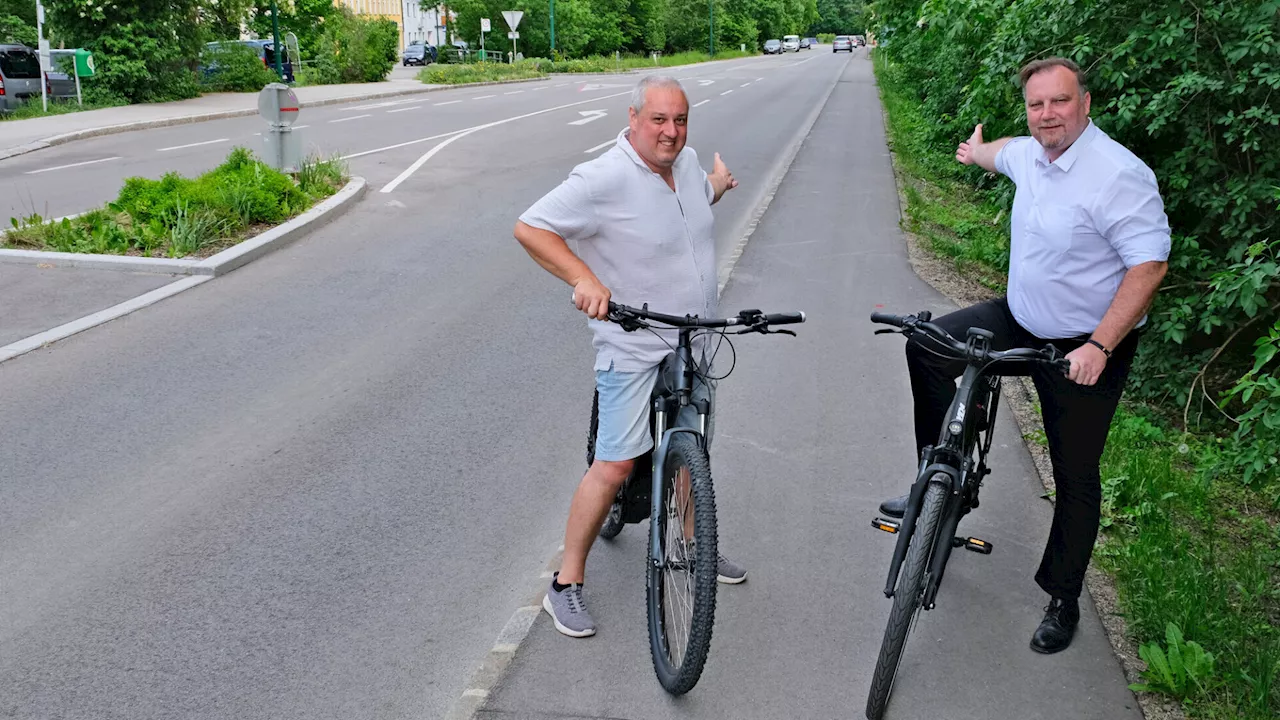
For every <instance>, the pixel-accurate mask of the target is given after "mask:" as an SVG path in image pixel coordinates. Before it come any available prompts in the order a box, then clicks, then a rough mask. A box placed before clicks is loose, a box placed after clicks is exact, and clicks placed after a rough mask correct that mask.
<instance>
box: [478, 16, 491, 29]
mask: <svg viewBox="0 0 1280 720" xmlns="http://www.w3.org/2000/svg"><path fill="white" fill-rule="evenodd" d="M480 32H493V28H491V27H489V18H480Z"/></svg>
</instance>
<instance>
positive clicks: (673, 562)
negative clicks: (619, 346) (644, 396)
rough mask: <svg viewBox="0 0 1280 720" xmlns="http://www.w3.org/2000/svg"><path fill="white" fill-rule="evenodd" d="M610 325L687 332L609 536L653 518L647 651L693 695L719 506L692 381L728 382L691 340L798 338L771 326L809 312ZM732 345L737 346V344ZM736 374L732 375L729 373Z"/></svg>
mask: <svg viewBox="0 0 1280 720" xmlns="http://www.w3.org/2000/svg"><path fill="white" fill-rule="evenodd" d="M609 319H610V320H612V321H613V322H616V323H618V324H619V325H621V326H622V327H623V329H625V330H627V331H628V332H635V331H637V330H642V329H644V330H651V329H652V324H653V323H659V324H661V325H663V326H666V327H667V328H668V329H676V330H678V331H679V340H678V341H677V343H676V345H675V347H673V348H672V350H673V352H672V353H671V354H670V355H668V356H667V357H666V358H665V359H664V360H663V361H662V364H661V365H660V367H659V370H658V381H657V382H656V383H655V385H654V389H653V394H652V396H651V397H652V400H651V404H650V409H649V432H650V433H651V434H652V436H653V447H654V449H653V450H651V451H649V452H648V453H646V454H645V455H644V456H642V457H639V458H636V462H635V467H634V468H633V469H632V471H631V475H630V477H628V478H627V481H626V482H625V483H624V484H623V486H622V489H621V490H620V491H619V492H618V497H617V499H615V500H614V502H613V505H612V507H610V509H609V515H608V517H607V518H606V519H605V523H604V526H603V527H602V528H601V530H600V535H601V537H604V538H606V539H609V538H613V537H616V536H617V535H618V533H619V532H621V531H622V528H623V526H624V525H627V524H629V523H639V522H641V521H643V520H645V519H648V520H649V549H648V553H647V557H646V559H645V560H646V563H645V564H646V566H647V572H646V583H645V589H646V593H645V595H646V607H647V612H648V624H649V650H650V653H651V654H652V655H653V669H654V671H655V672H656V673H657V675H658V682H659V683H661V684H662V687H663V688H664V689H666V691H667V692H669V693H671V694H673V695H682V694H684V693H687V692H689V690H691V689H693V686H694V685H696V684H697V683H698V678H699V677H700V676H701V675H702V668H703V666H704V665H705V664H706V661H707V651H708V650H709V649H710V646H711V626H712V623H713V622H714V618H715V609H716V558H717V556H718V553H719V549H718V547H717V533H716V499H715V491H714V489H713V488H712V485H711V460H710V457H709V455H708V453H707V442H706V432H707V415H708V414H709V413H710V412H711V403H710V402H709V401H707V400H705V399H694V397H693V386H694V380H695V378H696V377H698V376H702V378H703V380H704V382H705V381H710V380H720V379H723V377H728V373H726V374H725V375H724V376H722V377H720V378H709V377H706V376H705V375H703V371H702V370H700V369H699V367H698V365H697V363H696V362H695V361H694V357H693V338H694V337H695V336H696V335H699V334H702V333H710V334H719V335H721V336H722V337H723V336H724V335H725V334H726V333H725V332H724V329H725V328H740V329H739V330H737V331H736V333H735V334H738V335H741V334H745V333H762V334H766V335H771V334H786V335H795V333H793V332H791V331H789V330H770V329H769V328H770V326H772V325H785V324H791V323H802V322H804V320H805V317H804V313H799V312H797V313H781V314H776V315H765V314H763V313H761V312H760V311H759V310H743V311H742V312H740V313H738V315H737V317H732V318H723V319H705V318H699V317H697V316H685V317H677V316H674V315H663V314H661V313H656V312H650V311H649V306H648V305H647V304H646V305H645V306H644V307H643V308H639V309H637V308H631V307H627V306H625V305H616V304H614V303H612V302H611V303H609ZM730 344H731V345H732V343H730ZM730 372H732V369H731V370H730ZM599 403H600V396H599V394H598V393H597V394H596V396H595V400H594V401H593V402H592V405H591V427H590V430H589V431H588V433H587V466H588V467H590V466H591V463H592V462H593V461H594V460H595V441H596V428H597V425H598V421H599ZM690 405H692V406H694V408H695V409H696V410H697V413H698V424H697V427H685V426H681V425H679V421H678V417H679V413H680V409H681V408H684V407H688V406H690Z"/></svg>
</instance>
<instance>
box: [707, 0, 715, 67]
mask: <svg viewBox="0 0 1280 720" xmlns="http://www.w3.org/2000/svg"><path fill="white" fill-rule="evenodd" d="M707 8H708V12H709V13H710V26H711V32H710V35H711V38H710V40H709V42H710V45H711V47H710V49H709V50H708V51H707V54H709V55H710V56H711V57H715V56H716V0H707Z"/></svg>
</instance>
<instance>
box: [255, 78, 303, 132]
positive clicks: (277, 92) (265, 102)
mask: <svg viewBox="0 0 1280 720" xmlns="http://www.w3.org/2000/svg"><path fill="white" fill-rule="evenodd" d="M258 114H259V115H261V116H262V118H263V119H264V120H266V121H267V122H268V123H271V124H272V125H279V126H282V127H289V126H290V125H292V124H293V123H294V121H296V120H297V119H298V96H297V95H295V94H293V90H292V89H290V88H289V86H288V85H285V84H284V83H271V84H270V85H267V86H266V87H264V88H262V92H260V93H258Z"/></svg>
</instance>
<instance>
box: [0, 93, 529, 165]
mask: <svg viewBox="0 0 1280 720" xmlns="http://www.w3.org/2000/svg"><path fill="white" fill-rule="evenodd" d="M545 79H547V78H525V79H522V80H486V81H484V82H474V83H461V84H458V85H424V86H422V87H420V88H405V89H402V90H391V91H388V92H370V93H365V94H362V95H352V96H349V97H339V98H327V99H324V100H314V101H312V102H300V103H298V106H299V107H303V108H311V107H323V106H325V105H341V104H343V103H349V102H365V101H368V100H381V99H382V98H391V97H401V96H404V95H419V94H422V93H429V92H436V91H438V90H452V89H454V88H462V87H481V86H484V85H506V84H508V83H517V82H537V81H539V80H545ZM257 114H258V109H257V108H241V109H238V110H220V111H218V112H207V113H197V114H193V115H180V116H178V117H171V118H158V119H156V120H138V121H136V122H128V123H120V124H118V125H103V126H101V127H96V128H88V129H86V130H76V131H74V132H69V133H63V134H61V135H52V136H50V137H47V138H44V139H43V140H36V141H33V142H29V143H27V144H25V145H17V146H14V147H10V148H0V160H7V159H9V158H11V157H17V156H19V155H26V154H27V153H32V152H35V151H37V150H43V149H45V148H49V147H54V146H56V145H65V144H66V143H69V142H73V141H75V140H86V139H88V138H94V137H101V136H103V135H116V134H119V133H125V132H132V131H134V130H149V129H152V128H162V127H173V126H175V125H192V124H195V123H202V122H207V121H210V120H226V119H227V118H236V117H246V116H248V115H257Z"/></svg>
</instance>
